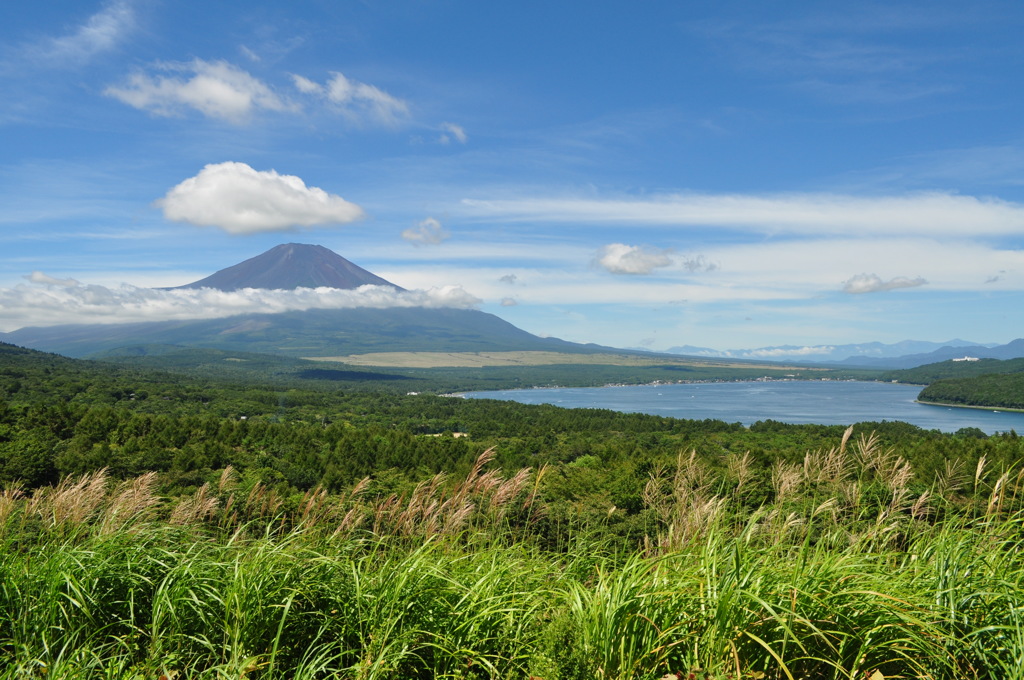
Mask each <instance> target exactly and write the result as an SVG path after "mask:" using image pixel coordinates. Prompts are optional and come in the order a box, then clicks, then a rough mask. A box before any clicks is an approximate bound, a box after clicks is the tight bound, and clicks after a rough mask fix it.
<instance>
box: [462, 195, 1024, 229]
mask: <svg viewBox="0 0 1024 680" xmlns="http://www.w3.org/2000/svg"><path fill="white" fill-rule="evenodd" d="M462 205H463V206H464V207H465V208H466V209H467V210H468V212H469V213H470V215H471V216H474V217H482V218H486V219H495V220H502V221H511V220H516V221H521V222H547V223H550V222H559V223H569V222H579V223H580V224H586V225H588V226H593V225H599V224H630V225H643V226H666V227H679V226H691V227H714V226H717V227H723V228H727V229H734V230H737V231H752V232H758V233H769V234H803V235H813V236H828V235H842V236H849V235H857V236H865V235H876V236H877V235H884V236H895V235H918V236H938V235H946V236H949V235H964V236H978V235H982V234H990V235H1009V234H1018V235H1019V234H1024V205H1021V204H1019V203H1014V202H1011V201H1004V200H1000V199H997V198H978V197H974V196H960V195H955V194H945V193H934V192H932V193H919V194H909V195H903V196H889V197H872V196H869V197H864V196H849V195H841V194H784V195H769V196H755V195H744V194H719V195H715V194H682V195H670V196H662V197H658V198H654V199H645V200H640V199H637V200H626V199H620V200H612V199H581V198H533V199H521V200H517V199H513V200H490V201H486V200H471V199H464V200H463V201H462Z"/></svg>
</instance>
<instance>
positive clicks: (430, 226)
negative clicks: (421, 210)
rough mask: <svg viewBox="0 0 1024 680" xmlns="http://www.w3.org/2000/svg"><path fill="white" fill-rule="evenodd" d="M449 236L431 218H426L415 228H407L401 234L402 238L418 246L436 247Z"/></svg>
mask: <svg viewBox="0 0 1024 680" xmlns="http://www.w3.org/2000/svg"><path fill="white" fill-rule="evenodd" d="M450 236H451V234H449V233H448V231H447V230H445V228H444V227H443V226H442V225H441V223H440V222H439V221H437V220H436V219H434V218H433V217H428V218H427V219H425V220H423V221H422V222H420V223H419V224H417V225H416V226H415V227H409V228H408V229H406V230H405V231H403V232H402V238H404V239H405V240H406V241H409V242H410V243H414V244H416V245H418V246H425V245H433V246H436V245H438V244H439V243H442V242H443V241H444V240H445V239H447V238H448V237H450Z"/></svg>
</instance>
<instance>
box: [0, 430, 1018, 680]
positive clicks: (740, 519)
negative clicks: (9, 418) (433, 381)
mask: <svg viewBox="0 0 1024 680" xmlns="http://www.w3.org/2000/svg"><path fill="white" fill-rule="evenodd" d="M846 436H847V437H848V436H849V432H848V433H847V435H846ZM845 444H846V437H844V441H843V444H842V445H840V446H838V447H836V448H834V449H832V450H830V451H823V452H815V453H809V454H808V457H807V459H806V460H805V462H804V465H799V464H795V463H793V464H785V463H780V465H778V466H776V468H777V469H775V470H773V475H772V477H773V485H774V486H775V487H776V490H775V494H774V500H772V501H771V502H770V503H767V504H764V505H762V506H760V507H757V508H750V507H746V506H745V504H744V503H742V501H741V500H740V497H739V496H738V492H739V491H740V489H741V488H742V486H743V484H744V482H743V480H744V479H745V477H744V475H743V474H740V475H739V476H738V479H739V480H740V481H739V482H738V483H737V484H736V486H735V488H734V489H731V490H730V489H728V488H717V487H716V485H713V484H708V483H707V482H706V481H704V482H702V481H701V480H706V477H707V470H705V469H703V463H701V461H700V460H699V459H697V458H696V457H695V456H692V455H691V456H690V457H689V458H687V457H685V456H680V459H679V461H678V463H677V466H676V470H675V471H674V472H669V471H666V472H665V473H664V474H662V473H656V472H655V473H652V478H651V481H650V483H649V484H648V486H647V488H646V489H645V490H644V493H643V500H644V504H645V505H646V506H647V508H648V509H649V511H650V513H651V515H652V517H653V518H659V519H656V520H655V521H654V522H653V523H652V524H651V526H650V529H651V533H650V534H649V535H648V537H647V538H646V539H645V540H644V541H643V542H642V544H640V545H638V546H636V549H635V550H632V551H621V550H610V549H609V546H608V545H607V544H606V543H605V542H604V541H603V540H602V539H601V537H600V535H599V534H596V533H594V529H596V528H597V527H588V526H586V525H582V524H581V525H579V526H578V527H576V529H575V530H574V531H573V532H572V533H573V537H572V540H571V541H569V542H568V543H566V544H564V545H561V546H554V547H545V546H544V545H543V541H539V540H538V539H541V538H542V535H543V527H544V522H543V519H544V517H545V515H546V513H547V512H548V511H549V509H548V508H545V502H544V500H543V496H542V495H539V494H538V490H542V488H543V484H542V478H543V477H544V475H545V472H544V471H543V470H539V471H531V470H528V469H526V470H521V471H519V472H518V473H515V474H509V475H505V474H501V473H500V471H497V470H487V469H486V468H487V467H488V463H489V462H490V460H491V458H489V457H488V454H489V453H490V452H488V453H485V454H484V455H483V456H481V458H480V460H479V461H478V462H477V465H476V466H474V468H473V469H472V471H471V472H470V473H469V474H468V475H467V476H466V477H465V478H464V479H451V478H448V477H446V476H444V475H438V476H436V477H434V478H432V479H428V480H424V481H423V482H422V483H421V484H419V485H417V486H416V488H415V490H413V491H412V492H411V493H409V494H403V495H392V496H388V497H373V496H372V494H367V492H366V489H367V487H366V485H365V484H364V483H360V484H359V485H357V486H356V487H354V488H352V489H350V490H348V491H346V492H344V493H341V494H338V495H333V496H331V495H328V494H327V493H326V492H324V491H323V490H320V489H314V490H311V491H310V492H308V493H307V494H305V495H304V496H303V497H302V498H301V499H295V502H294V503H292V504H290V505H291V508H290V509H289V510H285V509H284V508H283V506H282V501H283V499H280V498H276V497H275V496H274V492H273V490H272V489H270V488H269V487H264V486H262V485H260V484H256V485H255V486H252V487H250V488H248V489H246V488H244V487H240V486H238V481H237V480H236V479H234V477H233V474H232V473H231V471H230V469H228V470H225V471H224V472H223V473H222V474H221V476H220V481H219V483H218V484H216V485H204V486H203V487H202V488H200V489H199V490H198V491H196V492H195V493H193V494H191V495H186V496H182V497H180V498H177V499H161V498H159V497H157V496H156V495H155V494H154V490H155V487H154V481H155V476H154V475H153V474H152V473H150V474H148V475H144V476H143V477H140V478H138V479H134V480H126V481H123V482H115V480H111V479H109V478H108V477H107V476H106V474H105V473H103V472H100V473H95V474H92V475H86V476H84V477H81V478H79V479H77V480H75V479H67V480H65V481H63V482H62V483H61V484H59V485H58V486H56V487H52V488H41V489H36V490H35V491H33V492H31V493H22V492H21V491H19V490H17V489H15V488H8V489H5V490H4V491H2V492H0V546H2V548H3V549H2V550H0V680H7V679H10V680H14V679H15V678H17V679H22V678H61V679H63V678H68V679H70V678H75V679H79V678H105V679H110V680H112V679H114V678H118V679H125V680H143V679H157V678H159V679H165V678H166V679H167V680H171V679H176V680H184V679H185V678H189V679H194V678H204V679H209V680H215V679H216V680H222V679H224V680H226V679H227V678H233V679H239V680H240V679H246V680H285V679H286V678H287V679H288V680H318V679H323V680H327V679H333V678H352V679H365V680H404V679H407V678H419V679H423V680H427V679H428V678H429V679H434V678H448V679H450V680H457V679H459V680H468V679H470V678H476V679H479V680H485V679H499V678H502V679H503V678H510V679H513V678H518V679H522V680H541V679H542V680H592V679H595V678H601V679H604V680H633V679H636V680H676V679H679V678H688V679H689V678H693V679H694V680H796V679H797V678H803V679H817V678H822V679H828V680H887V679H888V680H891V679H894V678H929V679H934V680H946V679H948V680H967V679H972V680H981V679H986V680H987V679H992V680H996V679H999V680H1014V679H1016V680H1021V679H1022V678H1024V596H1022V592H1024V558H1022V552H1021V550H1020V548H1021V540H1022V539H1021V537H1022V536H1024V519H1022V515H1021V512H1020V503H1019V499H1020V493H1019V492H1020V491H1021V490H1022V489H1021V488H1020V486H1021V482H1022V475H1019V474H1016V473H1015V472H1010V471H1007V472H1006V473H1004V474H1003V475H1001V476H1000V478H999V480H998V481H997V482H996V483H995V484H994V485H993V486H992V488H991V491H990V493H985V492H986V491H988V489H987V488H985V486H984V484H982V485H981V486H979V483H980V480H981V472H982V467H983V466H982V465H979V466H978V469H977V471H976V472H975V473H974V483H973V488H974V489H975V490H976V491H980V492H982V502H981V504H980V505H977V504H970V503H968V498H967V497H965V496H963V495H961V494H960V492H959V491H958V490H963V489H970V488H972V484H971V478H970V471H962V473H963V474H960V473H958V474H957V475H953V476H951V477H950V479H949V480H945V481H944V482H943V483H942V484H939V485H937V486H936V487H935V489H934V490H933V492H924V493H923V494H921V495H916V494H915V493H912V492H911V491H910V489H909V488H908V487H907V486H905V484H906V482H907V481H909V477H908V474H907V470H908V469H909V468H908V467H907V465H906V463H905V461H903V460H902V458H900V457H898V455H897V454H895V452H893V451H889V450H884V449H880V448H879V447H878V446H877V444H876V442H875V440H874V439H873V438H864V439H862V440H861V441H859V442H857V443H856V444H855V445H853V446H851V447H846V446H845ZM741 462H742V461H741ZM548 474H558V472H557V471H548ZM953 477H956V479H954V478H953ZM869 481H872V482H873V483H871V484H869V483H868V482H869ZM986 495H987V496H988V499H987V501H985V500H984V496H986Z"/></svg>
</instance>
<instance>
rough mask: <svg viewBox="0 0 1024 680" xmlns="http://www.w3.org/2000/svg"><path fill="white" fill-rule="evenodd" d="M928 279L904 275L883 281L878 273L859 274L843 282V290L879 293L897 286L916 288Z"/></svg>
mask: <svg viewBox="0 0 1024 680" xmlns="http://www.w3.org/2000/svg"><path fill="white" fill-rule="evenodd" d="M926 283H928V282H927V281H925V280H924V279H922V278H921V277H917V278H914V279H908V278H906V277H903V276H897V277H896V278H893V279H889V280H888V281H883V280H882V279H881V277H879V276H878V275H877V274H858V275H857V276H854V277H852V278H850V279H849V280H848V281H845V282H844V283H843V292H844V293H852V294H854V295H859V294H861V293H879V292H883V291H887V290H896V289H897V288H916V287H917V286H923V285H925V284H926Z"/></svg>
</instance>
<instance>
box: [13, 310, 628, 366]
mask: <svg viewBox="0 0 1024 680" xmlns="http://www.w3.org/2000/svg"><path fill="white" fill-rule="evenodd" d="M0 339H2V340H3V341H4V342H9V343H12V344H15V345H20V346H23V347H31V348H33V349H38V350H43V351H46V352H54V353H57V354H63V355H65V356H71V357H86V356H91V355H93V354H97V353H101V352H109V351H110V350H115V349H117V348H121V347H132V346H137V345H147V344H164V345H176V346H180V347H203V348H209V349H220V350H225V351H240V352H260V353H266V354H283V355H285V356H292V357H307V356H308V357H316V356H341V355H346V354H359V353H364V352H411V351H420V352H430V351H433V352H481V351H497V350H547V351H558V352H581V353H591V352H597V351H607V350H608V348H607V347H603V348H602V347H598V346H596V345H579V344H576V343H571V342H566V341H564V340H558V339H555V338H540V337H537V336H535V335H532V334H530V333H527V332H526V331H524V330H522V329H520V328H517V327H515V326H513V325H512V324H510V323H508V322H507V321H504V320H502V319H500V318H498V317H496V316H494V315H493V314H487V313H486V312H481V311H477V310H473V309H453V308H442V309H428V308H423V307H409V308H390V309H372V308H358V309H311V310H308V311H304V312H298V311H296V312H281V313H278V314H245V315H241V316H233V317H227V318H222V319H202V320H190V321H159V322H150V323H130V324H106V325H73V326H51V327H48V328H22V329H20V330H17V331H13V332H11V333H7V334H3V335H2V336H0Z"/></svg>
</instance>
